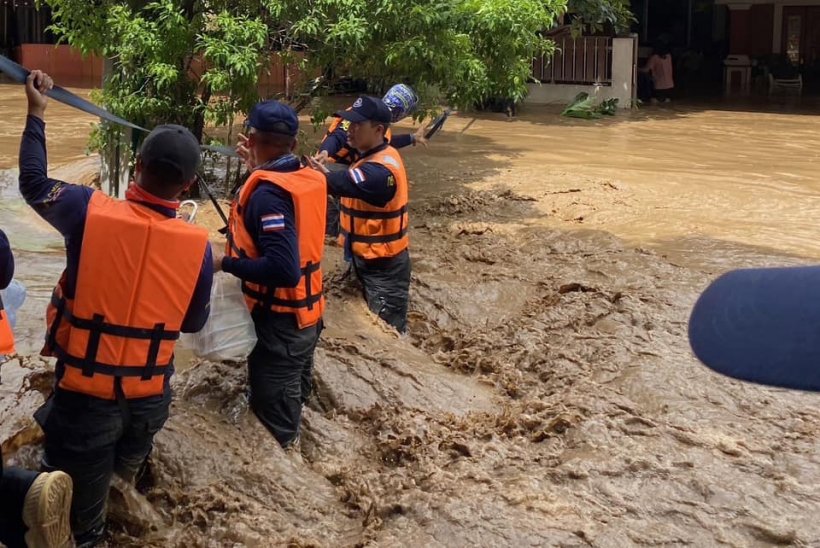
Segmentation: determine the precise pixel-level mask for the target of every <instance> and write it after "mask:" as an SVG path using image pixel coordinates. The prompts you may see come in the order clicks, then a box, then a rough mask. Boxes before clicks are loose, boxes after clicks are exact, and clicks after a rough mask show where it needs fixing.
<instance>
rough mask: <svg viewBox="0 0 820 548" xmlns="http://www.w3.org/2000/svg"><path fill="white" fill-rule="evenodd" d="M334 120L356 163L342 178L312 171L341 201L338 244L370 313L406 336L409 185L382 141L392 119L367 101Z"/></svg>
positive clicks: (339, 174) (396, 154)
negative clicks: (340, 123)
mask: <svg viewBox="0 0 820 548" xmlns="http://www.w3.org/2000/svg"><path fill="white" fill-rule="evenodd" d="M336 115H337V116H340V117H341V118H343V119H345V120H347V121H348V122H350V126H349V129H348V134H349V136H348V138H349V141H350V145H351V146H352V147H354V148H355V149H356V150H357V152H358V153H359V157H360V159H359V160H358V161H357V162H355V163H354V164H353V165H352V166H351V169H349V170H347V171H341V172H333V173H330V172H328V171H327V169H326V168H324V166H322V165H321V164H320V163H318V162H316V161H313V162H312V165H313V166H314V168H316V169H319V170H321V171H323V172H324V173H325V176H326V178H327V184H328V192H329V193H330V194H332V195H334V196H339V197H340V198H341V209H340V216H339V221H340V232H341V236H340V238H341V240H342V245H343V246H344V248H345V255H346V256H347V257H350V258H351V259H352V261H353V267H354V269H355V271H356V274H357V276H358V278H359V280H360V281H361V282H362V285H363V286H364V296H365V299H366V300H367V304H368V307H369V308H370V310H372V311H373V312H374V313H376V314H378V316H379V317H380V318H382V319H383V320H384V321H385V322H387V323H388V324H390V325H392V326H393V327H395V328H396V329H397V330H398V331H399V333H404V332H405V331H406V330H407V302H408V299H409V292H410V270H411V266H410V253H409V251H408V248H409V245H410V242H409V238H408V228H409V222H408V216H407V203H408V181H407V172H406V171H405V168H404V162H403V161H402V159H401V156H400V155H399V152H398V151H397V150H396V149H395V148H393V147H391V146H390V145H389V144H388V142H387V139H386V138H385V133H386V131H387V129H388V128H389V127H390V122H391V120H392V115H391V113H390V109H389V108H388V107H387V105H386V104H384V102H383V101H381V100H380V99H378V98H377V97H367V96H364V97H359V98H358V99H356V102H354V103H353V107H352V108H350V109H349V110H345V111H342V112H337V113H336Z"/></svg>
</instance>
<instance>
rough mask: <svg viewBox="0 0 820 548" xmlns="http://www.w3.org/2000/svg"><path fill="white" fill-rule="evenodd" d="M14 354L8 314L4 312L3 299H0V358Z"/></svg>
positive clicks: (12, 335)
mask: <svg viewBox="0 0 820 548" xmlns="http://www.w3.org/2000/svg"><path fill="white" fill-rule="evenodd" d="M14 353H15V349H14V334H13V333H12V331H11V322H10V321H9V315H8V312H6V309H5V307H4V306H3V299H2V297H0V356H8V355H10V354H14Z"/></svg>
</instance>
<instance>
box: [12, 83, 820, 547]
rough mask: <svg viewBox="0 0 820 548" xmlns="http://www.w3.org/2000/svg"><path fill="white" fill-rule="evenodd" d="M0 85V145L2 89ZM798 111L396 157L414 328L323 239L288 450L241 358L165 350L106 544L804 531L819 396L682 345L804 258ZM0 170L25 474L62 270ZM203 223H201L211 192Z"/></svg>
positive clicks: (522, 133)
mask: <svg viewBox="0 0 820 548" xmlns="http://www.w3.org/2000/svg"><path fill="white" fill-rule="evenodd" d="M11 93H16V94H17V96H16V97H17V99H16V100H15V99H13V98H11V99H10V94H11ZM0 97H2V100H0V105H1V106H0V110H2V113H3V116H4V119H7V120H17V122H16V124H17V125H16V127H11V128H10V127H9V125H10V124H11V122H9V123H8V124H7V125H6V126H5V127H6V129H5V130H4V133H3V134H4V135H6V134H8V135H11V136H12V137H11V138H4V139H5V140H4V141H3V143H4V144H3V149H2V150H3V153H4V154H5V155H6V156H4V158H12V157H14V156H15V154H16V147H17V141H16V138H14V137H13V136H14V135H16V134H18V133H19V131H20V130H21V129H22V117H19V116H17V110H15V109H21V108H22V103H21V101H20V99H21V96H20V90H18V89H16V88H14V89H13V88H8V87H0ZM6 110H8V112H6ZM7 114H8V116H6V115H7ZM15 116H17V117H16V118H15ZM48 116H49V119H50V120H52V122H51V125H50V126H49V139H50V141H49V147H50V150H51V151H52V153H53V154H55V153H56V154H58V155H59V156H60V158H61V159H62V160H73V159H75V157H77V156H81V154H82V139H80V138H79V137H80V136H78V135H76V134H74V133H72V134H71V135H65V134H63V133H62V132H59V131H57V130H56V129H55V128H57V127H65V128H71V127H74V128H76V131H79V127H78V125H80V126H81V125H82V124H81V123H80V121H79V118H77V117H75V115H74V114H69V113H59V114H58V113H57V112H56V110H55V111H54V112H49V114H48ZM66 116H68V118H64V117H66ZM54 118H57V120H54ZM55 122H56V123H55ZM83 123H84V122H83ZM11 125H14V124H11ZM817 128H818V126H817V118H816V117H814V116H807V115H793V114H788V113H785V112H784V113H769V114H760V113H753V112H742V111H738V112H732V111H727V110H709V109H706V108H701V107H676V108H674V109H666V110H661V109H647V110H645V111H641V112H637V113H633V114H629V113H619V115H618V116H617V117H616V118H614V119H611V120H603V121H596V122H587V121H574V120H566V119H562V118H560V117H559V116H557V115H556V113H555V111H553V110H550V109H534V108H529V109H524V111H523V113H522V115H521V117H520V119H518V120H516V121H514V122H506V121H505V120H504V119H503V117H501V116H493V115H482V116H480V117H478V118H475V119H473V118H472V117H470V116H467V115H461V116H456V117H454V118H452V119H451V121H450V122H449V123H448V125H447V127H446V129H445V131H444V132H443V133H442V134H441V135H440V136H438V137H437V138H436V140H435V141H434V142H433V143H432V144H431V146H430V148H429V149H428V150H421V149H413V150H410V151H408V152H407V153H406V154H405V157H406V159H407V163H408V167H409V173H410V179H411V181H412V189H411V200H412V202H411V224H412V231H411V238H412V244H411V245H412V254H413V258H414V266H413V268H414V273H413V281H412V296H411V298H412V301H411V312H410V335H409V336H408V337H405V338H399V337H397V336H396V335H395V334H393V333H391V332H390V331H389V330H387V329H385V328H383V327H382V326H381V325H380V324H379V323H378V322H377V321H375V320H374V319H373V317H372V316H371V315H370V314H369V313H368V312H367V311H366V309H365V307H364V305H363V303H362V302H361V300H360V299H359V298H358V296H357V293H356V288H355V287H354V286H353V285H352V283H351V282H350V280H349V279H344V278H343V276H342V273H343V271H344V268H343V262H342V261H341V258H340V256H339V255H340V254H339V250H338V248H335V247H329V248H328V251H327V252H328V260H327V264H326V265H325V270H326V272H327V278H328V282H327V283H328V286H329V295H328V302H329V305H328V312H327V318H326V322H327V330H326V331H325V333H324V335H323V339H322V342H321V345H320V348H319V349H318V351H317V359H316V375H315V376H316V393H315V396H314V397H313V398H312V399H311V401H310V402H309V405H308V409H307V410H306V414H305V428H304V433H303V438H302V444H301V452H300V453H297V454H286V453H284V452H283V451H282V450H281V449H279V447H278V446H277V445H276V444H275V443H274V442H273V441H272V438H271V437H270V436H269V435H267V433H266V432H265V431H264V429H263V428H262V427H260V426H259V424H258V423H257V421H256V420H255V419H254V418H253V416H252V415H251V414H249V413H248V410H247V402H246V397H245V389H244V387H245V371H244V365H243V364H229V363H224V364H222V363H208V362H199V361H196V360H193V361H191V362H190V363H180V364H179V366H180V367H179V368H180V369H181V370H182V371H181V372H180V373H179V374H177V375H176V377H175V379H174V383H173V385H174V389H175V392H176V397H175V403H174V406H173V410H172V417H171V419H170V420H169V421H168V424H167V426H166V427H165V429H164V430H163V431H162V432H161V433H160V434H159V435H158V436H157V438H156V448H155V451H154V453H153V455H152V457H151V474H150V477H149V478H147V479H146V481H144V482H143V483H142V484H141V485H140V486H138V489H137V490H135V489H133V488H130V487H128V486H123V485H119V484H118V485H117V486H115V488H114V491H113V492H112V499H111V539H110V544H111V545H112V546H114V545H116V546H186V547H187V546H203V547H204V546H208V547H210V546H271V545H291V546H362V545H368V546H370V545H372V546H397V545H415V546H475V545H481V546H597V547H610V546H611V547H621V546H643V545H669V546H675V545H694V546H712V545H728V546H737V547H745V546H770V545H775V544H777V545H795V546H820V522H818V520H817V516H818V515H820V481H818V480H820V441H819V440H820V436H818V434H820V396H817V395H811V394H802V393H797V392H789V391H784V390H775V389H768V388H763V387H758V386H752V385H749V384H743V383H739V382H735V381H732V380H729V379H726V378H723V377H719V376H717V375H715V374H713V373H711V372H710V371H708V370H707V369H706V368H704V367H702V366H701V365H699V364H698V363H697V362H696V360H695V359H694V358H693V357H692V355H691V353H690V351H689V347H688V343H687V340H686V321H687V318H688V314H689V310H690V308H691V306H692V304H693V302H694V300H695V298H696V296H697V294H698V293H699V291H700V290H702V289H703V288H704V287H705V285H706V284H707V283H708V282H709V280H710V279H712V278H713V277H714V276H715V275H716V274H717V273H719V272H721V271H723V270H725V269H729V268H734V267H739V266H748V265H753V264H754V265H773V264H802V263H806V262H813V261H817V259H818V258H820V243H818V241H817V230H816V228H815V227H814V223H816V219H817V218H818V216H817V213H818V191H820V186H818V185H820V183H818V180H817V178H816V177H817V174H816V168H815V167H814V166H815V165H816V162H815V160H816V155H817V152H816V151H817V150H818V145H820V142H819V141H820V130H818V129H817ZM6 142H8V146H6V144H5V143H6ZM90 162H92V163H93V160H91V161H90ZM13 165H14V161H11V162H6V166H7V167H11V166H13ZM62 169H65V170H68V171H63V173H68V174H69V175H71V174H72V172H73V173H74V174H75V175H74V176H79V174H77V172H78V171H80V170H79V168H78V167H77V164H76V163H72V164H70V165H68V166H66V167H64V168H62ZM2 180H3V182H5V183H6V185H7V186H6V188H5V189H4V190H3V194H2V202H0V219H2V220H0V225H2V226H3V227H4V228H7V229H9V230H8V231H9V233H10V237H11V239H12V243H13V245H15V248H16V251H17V256H18V264H19V270H18V277H19V278H20V279H21V280H23V281H24V282H25V283H26V284H27V285H28V286H29V290H30V298H29V300H28V301H27V303H26V305H25V306H24V308H23V309H22V310H21V312H20V317H21V320H20V321H21V325H20V328H19V329H18V332H19V334H20V336H21V338H22V339H23V343H22V344H21V351H22V352H23V354H24V355H23V356H22V357H20V358H18V359H15V360H14V361H13V362H12V363H10V364H7V365H6V366H4V375H3V385H2V387H0V389H1V390H2V402H3V403H2V405H0V419H2V427H0V440H2V442H3V448H4V453H5V454H8V455H10V456H11V460H13V461H15V462H20V463H24V464H29V465H34V464H36V462H37V457H38V453H39V447H38V446H39V443H40V441H41V433H40V432H39V430H38V428H37V427H36V426H34V425H33V424H32V421H31V419H30V415H31V412H32V410H33V409H34V408H36V406H37V405H38V404H39V403H40V402H41V401H42V399H43V397H44V395H45V394H47V393H48V391H49V384H50V380H51V372H50V367H51V366H50V365H49V364H47V363H45V362H44V361H42V360H41V359H39V358H37V357H34V353H35V350H36V347H37V345H38V341H39V340H41V338H42V329H43V326H42V319H41V318H42V312H43V309H44V306H45V302H46V298H47V295H48V291H49V286H50V285H51V284H52V283H53V282H54V281H55V280H56V278H57V275H58V273H59V271H60V269H61V268H62V265H63V262H64V259H63V257H62V254H61V253H60V252H58V251H57V250H58V249H59V246H60V241H59V238H57V237H56V236H55V234H54V233H53V231H51V230H50V229H49V228H48V227H45V226H44V225H43V224H42V223H41V222H40V221H38V220H37V219H36V218H35V217H34V216H33V215H32V214H31V213H30V212H29V211H28V210H27V209H26V208H24V207H23V206H22V205H21V203H20V200H19V197H18V196H17V194H16V191H15V190H14V188H13V187H14V184H13V183H14V180H15V174H14V172H13V171H7V172H5V173H4V175H3V179H2ZM9 185H10V187H9ZM200 222H202V223H205V224H206V225H208V226H209V227H211V228H217V227H218V223H217V221H216V215H215V214H214V213H213V211H211V210H210V208H209V207H207V206H206V207H205V208H203V212H202V213H201V219H200ZM180 361H184V360H180Z"/></svg>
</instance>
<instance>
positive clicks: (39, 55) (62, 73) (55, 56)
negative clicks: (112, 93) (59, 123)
mask: <svg viewBox="0 0 820 548" xmlns="http://www.w3.org/2000/svg"><path fill="white" fill-rule="evenodd" d="M14 57H15V58H16V60H17V62H18V63H20V64H21V65H23V66H24V67H26V68H28V69H40V70H42V71H45V72H46V73H48V74H49V75H50V76H51V77H52V78H54V81H55V82H57V83H58V84H59V85H62V86H73V87H84V88H91V87H100V85H101V84H102V75H103V62H102V58H100V57H97V56H95V55H90V56H87V57H83V56H82V55H81V54H80V52H78V51H77V50H75V49H73V48H71V47H69V46H66V45H60V46H53V45H51V44H23V45H21V46H19V47H17V48H15V49H14Z"/></svg>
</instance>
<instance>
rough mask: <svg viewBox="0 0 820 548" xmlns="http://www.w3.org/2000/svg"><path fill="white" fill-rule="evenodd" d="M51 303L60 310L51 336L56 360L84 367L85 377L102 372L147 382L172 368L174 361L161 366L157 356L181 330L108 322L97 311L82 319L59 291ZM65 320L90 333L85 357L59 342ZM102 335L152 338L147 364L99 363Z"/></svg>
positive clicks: (50, 343)
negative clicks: (75, 313)
mask: <svg viewBox="0 0 820 548" xmlns="http://www.w3.org/2000/svg"><path fill="white" fill-rule="evenodd" d="M51 304H52V305H53V306H54V308H55V309H56V310H57V315H56V317H55V319H54V323H53V324H52V326H51V330H50V332H49V335H48V341H49V346H50V348H51V349H52V351H53V352H54V353H55V355H56V356H57V359H59V360H61V361H63V362H65V364H66V365H70V366H72V367H77V368H80V369H82V370H83V376H84V377H91V376H93V375H94V373H100V374H102V375H108V376H113V377H140V378H141V379H142V380H144V381H147V380H151V378H152V377H154V376H156V375H159V374H165V373H166V372H167V371H169V370H170V367H171V365H172V362H168V363H167V364H161V365H159V364H157V358H158V357H159V350H160V346H161V345H162V342H163V341H175V340H177V339H179V331H168V330H166V329H165V324H164V323H157V324H154V327H153V328H142V327H131V326H127V325H118V324H113V323H107V322H106V321H105V317H104V316H103V315H102V314H94V315H93V316H92V318H91V319H86V318H79V317H77V316H75V315H74V314H73V313H72V312H71V310H69V309H68V307H67V306H66V300H65V299H61V298H59V297H57V295H56V294H52V296H51ZM63 320H65V321H67V322H68V323H69V324H71V326H72V327H74V328H76V329H84V330H86V331H88V332H89V336H88V344H87V346H86V350H85V356H84V357H82V358H80V357H78V356H74V355H71V354H69V353H68V352H67V351H66V350H65V349H63V348H62V347H60V345H59V344H58V342H57V331H58V330H59V326H60V323H61V322H62V321H63ZM103 335H111V336H114V337H122V338H125V339H138V340H149V341H151V343H150V344H149V346H148V356H147V357H146V360H145V363H141V364H117V365H110V364H105V363H100V362H98V361H97V352H98V351H99V347H100V341H101V339H102V336H103Z"/></svg>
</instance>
